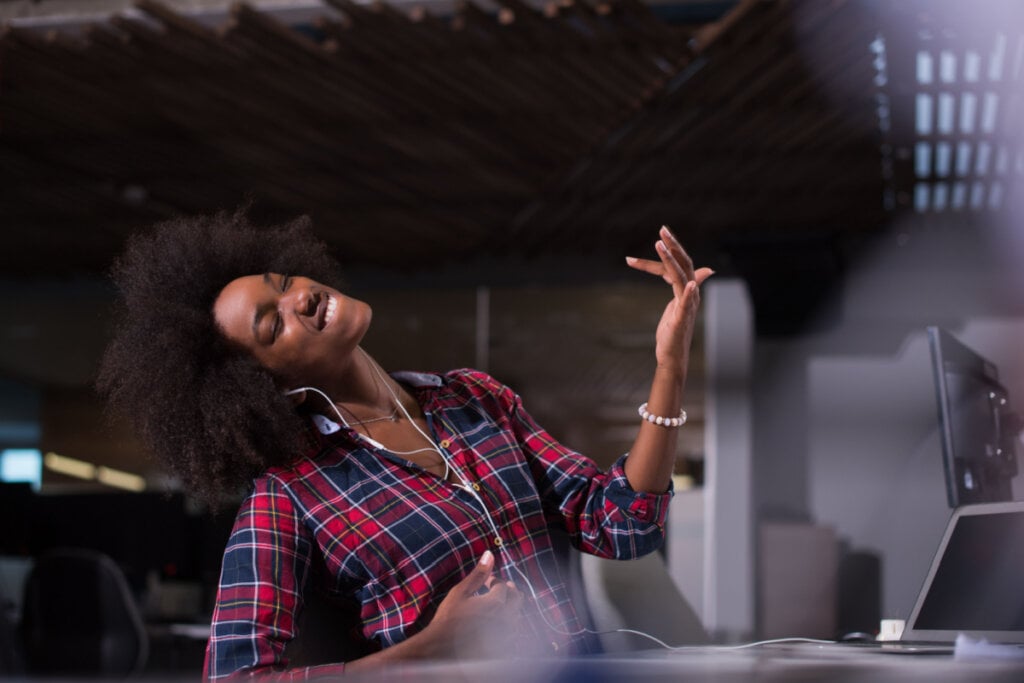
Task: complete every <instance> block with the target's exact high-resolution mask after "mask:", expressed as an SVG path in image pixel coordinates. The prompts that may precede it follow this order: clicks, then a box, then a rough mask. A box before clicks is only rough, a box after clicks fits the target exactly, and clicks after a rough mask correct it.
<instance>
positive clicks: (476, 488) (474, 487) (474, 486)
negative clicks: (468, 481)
mask: <svg viewBox="0 0 1024 683" xmlns="http://www.w3.org/2000/svg"><path fill="white" fill-rule="evenodd" d="M473 490H474V491H479V490H480V484H478V483H476V482H475V481H474V482H473Z"/></svg>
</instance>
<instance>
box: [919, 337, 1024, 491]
mask: <svg viewBox="0 0 1024 683" xmlns="http://www.w3.org/2000/svg"><path fill="white" fill-rule="evenodd" d="M928 343H929V347H930V349H931V356H932V370H933V375H934V380H935V398H936V403H937V405H938V410H939V433H940V435H941V441H942V460H943V467H944V469H945V476H946V495H947V499H948V501H949V506H950V507H953V508H955V507H959V506H961V505H968V504H972V503H993V502H999V501H1006V500H1011V498H1012V493H1013V492H1012V488H1011V485H1010V481H1011V480H1012V479H1013V477H1014V476H1015V475H1016V474H1017V453H1016V449H1015V441H1016V438H1015V437H1016V430H1015V429H1011V425H1015V424H1016V418H1015V416H1014V415H1013V413H1012V411H1011V409H1010V401H1009V396H1008V395H1007V392H1006V389H1005V388H1004V387H1003V386H1002V384H1000V383H999V372H998V370H997V368H996V366H995V365H994V364H993V363H991V362H990V361H988V360H986V359H985V358H983V357H981V356H980V355H978V354H977V353H976V352H974V351H973V350H971V349H970V348H968V347H967V346H965V345H964V344H962V343H960V342H959V341H958V340H957V339H956V338H955V337H953V335H951V334H950V333H949V332H947V331H945V330H943V329H941V328H938V327H929V328H928Z"/></svg>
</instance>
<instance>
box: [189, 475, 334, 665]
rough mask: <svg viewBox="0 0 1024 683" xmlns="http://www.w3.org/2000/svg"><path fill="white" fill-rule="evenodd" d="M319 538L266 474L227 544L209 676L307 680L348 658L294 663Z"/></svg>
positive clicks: (210, 647)
mask: <svg viewBox="0 0 1024 683" xmlns="http://www.w3.org/2000/svg"><path fill="white" fill-rule="evenodd" d="M314 547H315V546H314V543H313V541H312V539H311V537H310V535H309V534H308V532H307V530H306V528H305V527H304V526H303V524H302V520H301V518H300V516H299V515H298V514H297V511H296V509H295V505H294V503H293V501H292V499H291V497H290V496H289V495H288V494H287V492H286V491H284V490H282V487H281V486H280V485H279V484H278V483H277V481H276V480H275V479H274V478H273V477H261V478H260V479H259V480H257V482H256V487H255V489H254V491H253V492H252V493H251V494H250V495H249V496H248V497H247V498H246V500H245V501H244V502H243V503H242V506H241V508H240V509H239V512H238V515H237V517H236V518H235V525H234V528H233V529H232V532H231V536H230V537H229V539H228V543H227V546H226V548H225V550H224V560H223V565H222V567H221V577H220V584H219V586H218V589H217V600H216V604H215V606H214V612H213V623H212V626H211V631H210V641H209V644H208V645H207V650H206V662H205V665H204V669H205V676H204V677H205V679H206V680H227V679H236V678H247V677H258V678H259V679H260V680H271V681H275V680H281V681H294V680H308V679H310V678H315V677H319V676H322V675H325V674H340V673H342V672H343V671H344V663H338V664H337V665H330V666H317V667H302V668H296V669H288V668H287V661H286V659H285V657H284V651H285V646H286V645H287V644H288V643H289V641H291V640H292V638H294V637H295V634H296V623H297V621H298V617H299V613H300V611H301V609H302V593H303V590H304V588H305V586H306V583H307V579H308V577H309V572H310V566H311V561H310V560H311V555H310V554H311V553H312V552H313V551H314Z"/></svg>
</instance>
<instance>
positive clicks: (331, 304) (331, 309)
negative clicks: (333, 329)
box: [324, 296, 338, 326]
mask: <svg viewBox="0 0 1024 683" xmlns="http://www.w3.org/2000/svg"><path fill="white" fill-rule="evenodd" d="M337 310H338V301H337V299H335V298H334V297H333V296H329V297H327V312H326V313H324V326H326V325H327V323H329V322H331V319H332V318H333V317H334V313H335V311H337Z"/></svg>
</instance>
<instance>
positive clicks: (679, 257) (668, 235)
mask: <svg viewBox="0 0 1024 683" xmlns="http://www.w3.org/2000/svg"><path fill="white" fill-rule="evenodd" d="M658 235H660V236H661V240H662V243H663V244H665V246H667V247H668V252H669V253H670V254H671V255H672V256H673V258H674V259H675V261H676V262H677V263H678V264H679V266H680V267H681V268H682V270H683V274H684V275H685V276H686V279H687V281H689V280H693V279H694V274H693V261H692V260H691V259H690V255H689V254H687V253H686V250H685V249H683V245H682V244H680V243H679V240H677V239H676V236H675V235H674V234H673V233H672V231H671V230H669V229H668V226H667V225H663V226H661V230H659V231H658Z"/></svg>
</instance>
